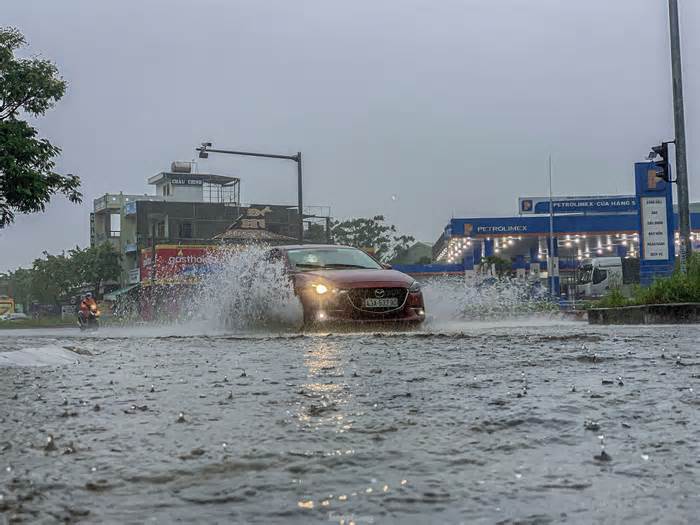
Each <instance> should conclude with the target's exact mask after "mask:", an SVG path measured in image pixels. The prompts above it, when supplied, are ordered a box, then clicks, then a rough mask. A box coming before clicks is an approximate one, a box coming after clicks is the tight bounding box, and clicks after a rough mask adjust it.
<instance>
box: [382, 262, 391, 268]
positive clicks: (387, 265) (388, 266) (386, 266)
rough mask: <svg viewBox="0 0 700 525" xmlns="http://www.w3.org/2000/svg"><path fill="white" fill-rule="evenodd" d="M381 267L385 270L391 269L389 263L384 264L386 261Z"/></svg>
mask: <svg viewBox="0 0 700 525" xmlns="http://www.w3.org/2000/svg"><path fill="white" fill-rule="evenodd" d="M382 268H384V269H385V270H391V265H390V264H386V263H382Z"/></svg>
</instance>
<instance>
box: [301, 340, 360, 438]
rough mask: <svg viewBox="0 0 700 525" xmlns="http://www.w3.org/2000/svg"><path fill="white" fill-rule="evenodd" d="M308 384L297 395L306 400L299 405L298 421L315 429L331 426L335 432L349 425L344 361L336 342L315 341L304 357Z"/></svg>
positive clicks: (347, 391)
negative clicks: (299, 394)
mask: <svg viewBox="0 0 700 525" xmlns="http://www.w3.org/2000/svg"><path fill="white" fill-rule="evenodd" d="M304 366H305V367H306V378H307V381H306V382H305V383H303V385H302V389H301V391H300V393H301V394H302V395H303V396H304V397H306V398H307V401H304V402H303V403H302V407H301V410H300V411H299V413H298V416H297V417H298V420H299V422H301V423H302V424H304V425H310V426H312V427H313V428H314V429H316V428H319V427H322V426H327V425H331V426H333V427H334V428H335V431H336V432H338V433H342V432H346V431H347V430H349V429H350V428H351V426H352V423H351V421H350V420H349V419H348V416H349V414H348V413H347V412H346V409H347V406H348V401H349V399H350V397H351V393H350V388H349V386H348V384H347V383H346V382H345V379H344V376H345V372H344V361H343V357H342V353H341V349H340V347H339V345H338V343H337V342H335V341H332V340H327V339H317V340H315V341H314V343H313V345H312V346H311V349H310V350H308V351H307V352H306V354H305V357H304Z"/></svg>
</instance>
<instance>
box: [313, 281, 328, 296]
mask: <svg viewBox="0 0 700 525" xmlns="http://www.w3.org/2000/svg"><path fill="white" fill-rule="evenodd" d="M313 287H314V289H315V290H316V293H317V294H319V295H323V294H324V293H326V292H327V291H328V287H327V286H326V285H325V284H314V285H313Z"/></svg>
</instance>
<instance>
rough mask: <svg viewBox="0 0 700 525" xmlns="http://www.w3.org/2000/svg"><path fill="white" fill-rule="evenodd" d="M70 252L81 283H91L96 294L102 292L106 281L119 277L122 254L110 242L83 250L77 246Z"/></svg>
mask: <svg viewBox="0 0 700 525" xmlns="http://www.w3.org/2000/svg"><path fill="white" fill-rule="evenodd" d="M68 254H69V255H70V262H71V266H72V267H73V269H74V272H75V273H76V276H77V280H78V281H79V283H80V284H81V285H89V286H90V287H91V288H92V289H93V290H94V291H95V294H99V293H100V289H101V288H102V284H103V283H104V282H105V281H111V280H118V279H119V275H120V273H121V270H122V267H121V254H120V253H119V252H118V251H116V250H115V249H114V247H113V246H112V244H111V243H109V242H104V243H102V244H98V245H97V246H91V247H90V248H85V249H83V250H81V249H80V248H78V247H77V246H76V247H75V248H74V249H73V250H70V251H69V252H68Z"/></svg>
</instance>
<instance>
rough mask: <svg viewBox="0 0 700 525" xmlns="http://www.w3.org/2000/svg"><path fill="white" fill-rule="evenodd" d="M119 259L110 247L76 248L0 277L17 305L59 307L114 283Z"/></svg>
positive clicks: (106, 244) (118, 271)
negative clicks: (80, 294) (86, 291)
mask: <svg viewBox="0 0 700 525" xmlns="http://www.w3.org/2000/svg"><path fill="white" fill-rule="evenodd" d="M120 260H121V255H120V254H119V252H117V251H116V250H115V249H114V247H113V246H112V245H111V244H109V243H104V244H101V245H98V246H94V247H91V248H85V249H80V248H78V247H77V246H76V247H75V248H74V249H72V250H69V251H68V254H67V255H66V254H65V253H61V254H58V255H52V254H50V253H47V252H44V256H43V257H42V258H39V259H35V260H34V263H33V264H32V267H31V268H18V269H17V270H15V271H14V272H9V273H7V274H4V275H0V280H2V281H3V283H4V284H5V287H6V288H7V289H8V290H9V292H10V293H11V295H12V297H13V298H14V299H15V301H16V302H17V303H21V304H23V305H24V306H25V307H26V306H28V305H29V304H31V303H32V302H33V301H36V302H39V303H42V304H59V303H60V302H62V301H63V300H65V299H67V298H68V297H69V296H71V295H73V294H75V293H77V292H79V291H80V290H81V289H83V288H86V287H87V288H90V289H91V290H94V292H95V293H96V294H97V293H99V290H100V289H101V287H102V284H103V283H104V282H105V281H109V280H116V279H118V278H119V274H120V272H121V265H120Z"/></svg>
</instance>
